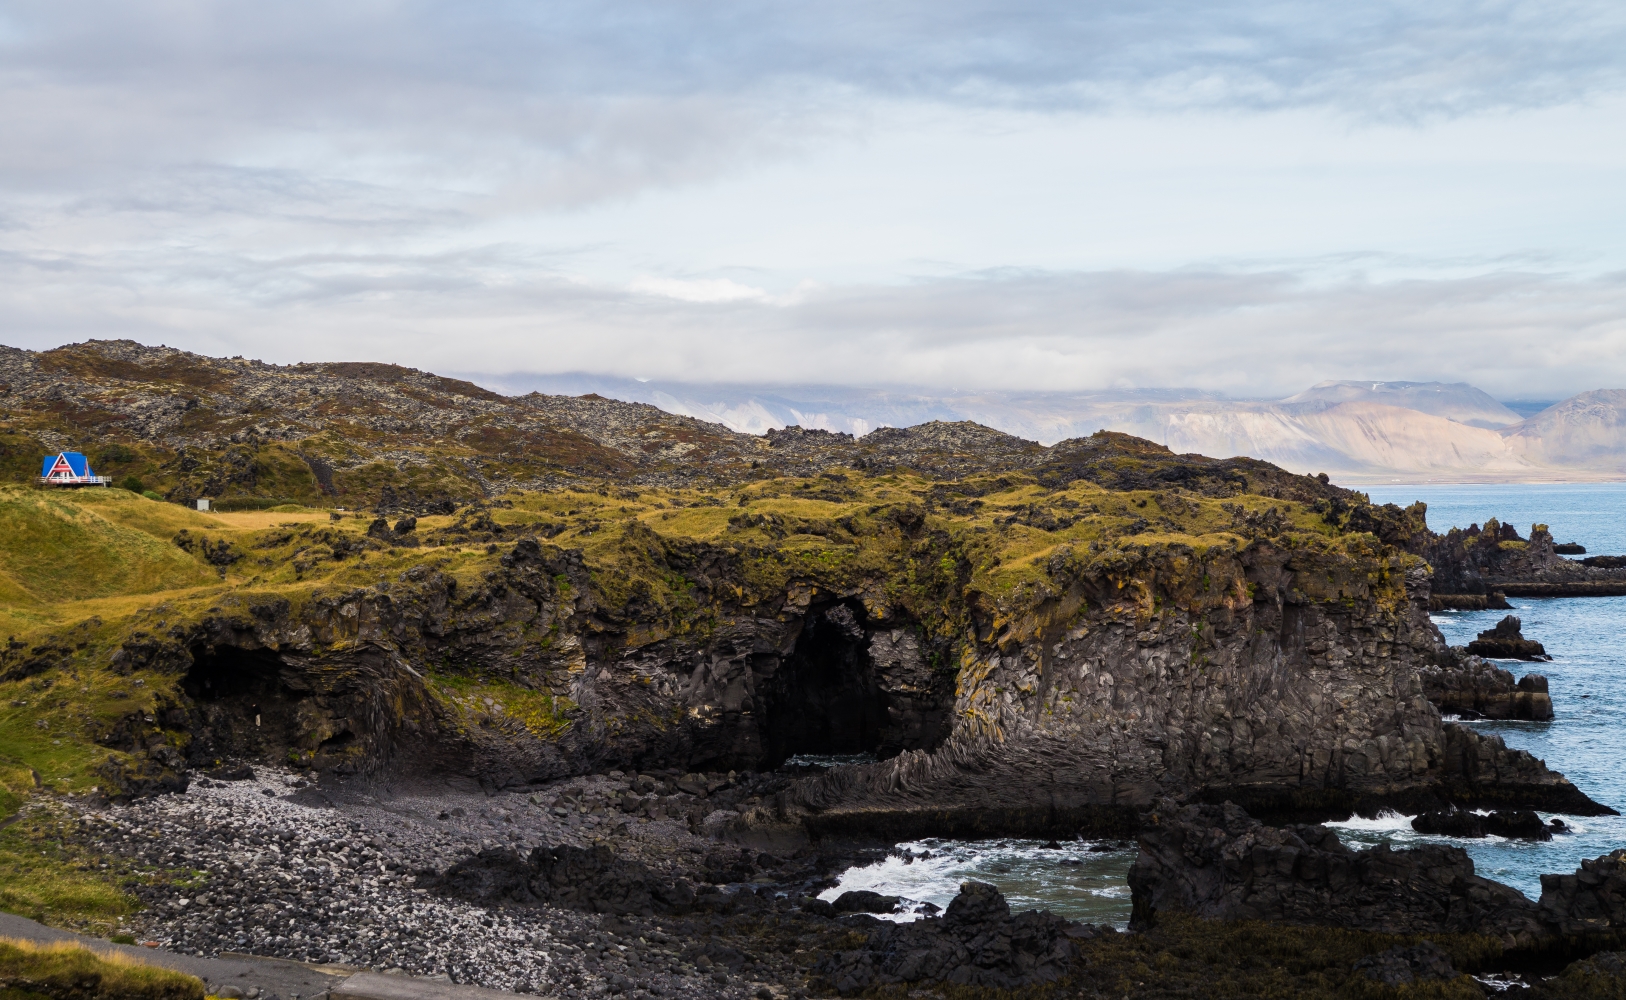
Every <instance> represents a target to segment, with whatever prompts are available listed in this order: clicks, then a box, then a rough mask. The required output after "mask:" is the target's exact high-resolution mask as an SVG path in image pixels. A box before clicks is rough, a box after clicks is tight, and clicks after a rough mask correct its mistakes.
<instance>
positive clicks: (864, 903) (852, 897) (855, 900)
mask: <svg viewBox="0 0 1626 1000" xmlns="http://www.w3.org/2000/svg"><path fill="white" fill-rule="evenodd" d="M899 902H900V900H899V899H898V897H897V896H883V895H881V894H880V893H878V892H870V891H869V890H868V889H853V890H851V891H848V892H844V893H842V894H841V895H840V896H837V897H836V899H835V902H834V904H833V908H834V910H835V912H837V913H893V912H896V911H897V909H898V903H899Z"/></svg>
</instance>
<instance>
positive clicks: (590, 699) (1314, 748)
mask: <svg viewBox="0 0 1626 1000" xmlns="http://www.w3.org/2000/svg"><path fill="white" fill-rule="evenodd" d="M1040 457H1041V458H1042V459H1043V460H1042V461H1040V462H1036V463H1033V464H1032V465H1030V466H1028V467H1027V468H1026V469H1023V470H1010V471H1005V472H999V473H976V474H970V475H965V476H961V477H959V478H955V479H945V478H935V477H927V476H921V475H916V474H912V473H887V474H873V473H872V472H864V471H859V470H856V469H848V470H846V471H834V470H827V471H825V472H823V473H820V474H818V475H814V476H801V477H788V476H779V477H770V478H759V479H754V480H749V481H739V482H736V483H733V484H731V485H720V486H713V487H705V488H687V489H678V488H647V487H645V488H635V487H631V486H610V485H604V486H601V487H599V488H597V489H592V490H586V489H577V490H571V489H560V490H555V491H551V492H522V491H520V492H512V493H509V494H506V495H503V496H501V497H496V498H493V500H492V502H491V503H489V504H487V505H484V506H473V507H466V508H463V509H461V510H459V511H458V512H457V513H456V514H455V515H439V516H423V517H419V518H417V519H416V520H415V521H411V522H408V523H402V522H401V521H400V520H397V521H396V522H395V523H394V524H390V523H385V522H383V521H381V520H375V519H374V518H373V517H372V515H370V514H369V515H366V516H359V517H358V516H355V515H353V514H338V513H336V512H335V513H329V512H328V511H325V510H306V509H300V508H286V509H283V510H273V511H266V512H254V513H228V514H212V515H211V514H199V513H196V512H191V511H186V510H184V509H180V508H177V507H174V506H173V505H165V504H161V503H157V502H154V501H150V500H145V499H141V498H138V497H135V496H134V495H131V494H128V493H124V494H122V495H120V491H97V492H95V493H91V492H85V493H79V494H66V495H64V494H54V495H49V497H48V501H47V499H42V497H41V495H40V494H38V493H36V492H34V491H30V490H16V491H13V493H11V494H9V496H10V497H11V502H12V503H13V504H14V505H16V506H17V507H18V508H19V509H27V510H33V509H36V508H37V507H38V505H40V504H43V503H47V502H48V503H49V504H54V505H60V506H62V507H64V508H69V509H73V516H72V517H69V519H70V520H72V519H74V518H79V519H85V520H86V521H87V523H89V520H90V519H91V518H93V517H96V518H100V519H101V520H102V521H105V522H106V524H108V525H110V526H112V527H111V528H109V529H107V531H108V534H109V537H114V536H117V537H118V538H125V537H126V536H125V535H124V534H120V533H121V532H135V533H136V534H138V535H140V536H141V538H143V539H151V540H156V541H158V542H159V543H160V544H159V548H160V549H161V550H162V554H161V555H154V556H153V558H152V559H151V560H150V563H151V564H152V565H153V566H169V567H171V569H167V570H163V571H162V572H160V571H159V570H156V569H155V570H152V571H151V572H150V573H148V574H147V575H146V576H143V575H141V574H130V575H129V576H128V577H127V579H128V580H129V581H130V582H129V583H127V584H122V585H120V586H123V587H124V589H123V590H121V591H120V592H119V593H116V594H114V593H108V592H106V591H105V590H102V591H91V592H85V593H82V594H81V593H77V592H73V591H71V590H69V589H64V590H61V591H60V592H58V596H57V597H56V599H55V600H54V601H49V602H46V603H44V604H43V605H41V606H40V607H39V608H38V609H37V610H36V611H35V612H33V614H34V615H35V619H34V621H33V623H32V624H30V625H29V627H28V628H27V629H26V630H24V631H21V632H19V634H18V638H17V639H16V640H15V641H14V642H13V643H12V644H11V645H10V647H9V648H8V649H7V650H6V651H5V652H4V653H3V655H0V678H3V679H0V699H10V700H11V701H12V702H13V703H15V702H23V703H26V706H27V707H25V708H20V709H15V710H13V711H11V712H10V713H7V712H6V711H5V710H3V709H0V753H4V754H6V755H8V756H10V757H11V758H13V759H16V760H20V761H23V762H25V763H28V764H29V765H30V766H36V767H38V765H37V764H36V763H35V762H36V761H38V762H40V763H42V764H44V765H45V766H43V767H38V769H39V770H41V772H42V775H43V777H44V779H45V780H46V781H48V782H51V783H55V784H56V785H57V786H58V787H63V788H73V787H86V786H88V785H90V784H93V783H94V784H98V785H100V786H101V787H102V788H103V789H104V790H108V791H113V792H115V793H120V792H122V793H130V794H134V793H140V792H143V791H151V790H157V789H162V788H165V787H173V786H174V785H175V784H176V783H177V781H178V780H179V774H180V771H181V770H182V769H183V768H184V766H186V765H187V764H188V763H190V764H192V765H194V766H196V765H198V764H203V763H209V762H212V761H214V760H216V759H221V758H225V757H232V756H247V757H251V758H258V759H274V760H278V761H287V762H292V763H295V764H297V765H300V766H307V767H313V768H318V769H325V770H338V771H351V772H355V771H363V772H372V773H378V772H383V773H393V774H397V775H407V774H413V773H420V774H421V773H437V774H445V773H448V772H452V773H462V774H466V775H468V776H470V777H474V778H477V779H479V780H481V781H484V782H487V783H491V784H495V785H503V786H522V785H524V784H526V783H530V782H536V781H543V780H548V779H552V778H557V777H560V776H563V775H566V774H572V773H580V772H584V771H590V770H608V769H610V768H614V767H622V768H626V767H639V768H648V767H658V766H676V767H680V768H683V769H685V770H692V769H717V770H726V769H730V768H746V767H770V766H774V765H776V764H777V763H779V762H780V761H781V760H783V759H785V758H786V757H787V756H790V755H793V754H798V753H845V752H857V751H871V752H876V753H878V754H880V755H881V756H884V757H893V758H894V759H892V760H889V761H887V762H884V763H883V764H881V765H876V766H874V767H872V768H869V769H868V770H857V771H846V772H843V775H842V776H841V777H838V778H835V779H831V780H829V781H826V782H822V783H817V782H815V783H812V784H810V785H808V786H805V787H804V788H802V789H800V790H798V791H797V793H796V794H795V795H793V796H792V797H790V798H788V799H787V800H786V801H784V802H782V803H779V804H778V805H777V806H775V807H772V808H767V809H766V810H765V811H764V812H763V813H762V814H760V815H757V816H754V817H751V818H749V819H747V820H742V821H741V822H742V823H744V824H745V825H746V826H747V827H749V828H751V829H753V830H757V831H762V832H766V833H774V834H778V833H782V832H783V831H784V830H786V829H791V828H795V829H809V828H811V829H813V830H820V829H860V828H861V829H864V830H868V831H870V832H881V831H883V830H896V831H904V830H908V831H913V832H929V831H934V830H935V831H937V832H957V831H969V830H980V831H986V832H995V831H1001V830H1004V831H1013V832H1014V831H1024V830H1025V831H1038V830H1059V829H1061V828H1064V827H1067V826H1076V825H1080V824H1084V823H1095V824H1108V825H1110V824H1114V823H1119V822H1122V821H1123V819H1124V813H1125V810H1126V809H1132V808H1133V807H1135V806H1138V805H1141V804H1143V803H1144V802H1145V801H1147V797H1148V796H1150V795H1152V794H1155V793H1159V792H1165V791H1173V790H1188V791H1198V792H1207V793H1212V794H1228V795H1234V796H1241V797H1245V798H1249V799H1250V801H1257V802H1260V803H1265V804H1276V805H1285V806H1289V807H1291V806H1301V807H1304V808H1307V809H1316V808H1322V809H1326V808H1338V807H1341V806H1344V805H1348V804H1350V803H1353V802H1355V801H1358V800H1360V799H1363V798H1365V799H1372V798H1374V797H1377V798H1382V797H1385V796H1387V797H1389V798H1396V797H1407V796H1409V797H1413V798H1415V797H1417V796H1427V795H1433V796H1438V797H1451V798H1456V799H1457V800H1459V801H1475V800H1486V801H1488V800H1493V799H1495V798H1497V796H1499V795H1500V796H1504V797H1511V798H1512V799H1513V800H1517V801H1529V802H1534V801H1535V800H1537V799H1539V800H1540V801H1541V802H1543V803H1548V804H1556V803H1558V802H1560V801H1565V802H1566V803H1568V804H1571V805H1573V804H1574V803H1573V802H1572V801H1571V800H1575V799H1578V793H1575V791H1574V789H1573V788H1571V787H1570V786H1569V785H1568V784H1567V783H1565V782H1563V781H1562V779H1559V778H1556V777H1555V776H1552V775H1549V774H1547V773H1546V772H1545V771H1544V770H1543V769H1542V768H1541V767H1540V765H1539V763H1538V762H1534V761H1532V760H1531V759H1530V758H1528V757H1526V756H1523V755H1518V754H1509V753H1507V752H1505V751H1502V750H1500V749H1499V748H1498V747H1497V746H1495V745H1494V743H1493V742H1489V741H1488V742H1487V743H1486V744H1484V745H1482V746H1479V747H1468V748H1466V751H1465V747H1464V745H1463V743H1462V741H1463V740H1464V739H1466V737H1462V736H1457V737H1453V736H1452V735H1451V732H1452V731H1451V730H1449V729H1442V727H1441V724H1440V720H1439V716H1438V713H1437V712H1435V711H1434V710H1433V709H1432V708H1430V707H1429V706H1428V705H1427V703H1426V702H1425V701H1423V700H1422V699H1421V696H1420V692H1418V691H1417V690H1416V686H1417V678H1416V667H1417V666H1418V665H1419V664H1420V663H1421V662H1423V661H1424V660H1425V659H1426V658H1427V657H1428V656H1430V655H1433V653H1434V652H1435V651H1437V648H1438V643H1439V639H1438V634H1437V633H1435V632H1433V631H1432V629H1431V628H1430V627H1429V626H1428V624H1427V619H1426V614H1424V613H1423V612H1421V611H1419V607H1421V606H1426V604H1425V605H1419V603H1418V602H1419V601H1422V602H1426V600H1427V593H1426V587H1427V584H1426V578H1425V576H1424V574H1423V571H1422V569H1421V565H1420V564H1419V563H1418V562H1417V560H1415V558H1413V557H1409V556H1406V555H1404V554H1402V553H1400V552H1399V551H1397V550H1396V549H1394V548H1392V547H1391V546H1390V545H1389V544H1386V542H1392V541H1394V540H1398V539H1401V538H1403V537H1404V536H1405V535H1406V533H1407V532H1409V531H1415V530H1416V529H1417V525H1416V524H1415V523H1413V522H1414V521H1415V518H1413V517H1411V516H1410V515H1407V514H1404V513H1402V512H1398V511H1391V512H1382V511H1378V510H1377V509H1375V508H1370V507H1366V506H1362V505H1360V504H1359V498H1358V497H1356V498H1354V499H1353V501H1351V500H1349V499H1347V498H1348V497H1349V496H1350V495H1347V494H1344V493H1343V492H1342V491H1338V490H1336V488H1333V487H1328V486H1326V485H1325V484H1324V483H1321V482H1319V481H1318V480H1315V479H1308V478H1305V477H1291V476H1287V475H1286V474H1285V473H1281V472H1280V470H1273V469H1271V468H1270V467H1268V466H1262V465H1261V464H1260V463H1251V464H1250V463H1246V462H1242V463H1228V464H1227V463H1214V462H1210V461H1209V460H1206V459H1181V458H1177V457H1176V456H1172V455H1170V454H1169V453H1168V452H1167V451H1166V450H1163V449H1160V448H1157V446H1155V445H1150V444H1148V443H1146V442H1137V441H1135V440H1134V439H1113V438H1101V439H1099V440H1096V439H1091V440H1089V441H1086V442H1080V443H1074V445H1073V446H1072V448H1071V450H1067V451H1054V450H1053V451H1048V452H1047V453H1046V454H1045V455H1043V456H1040ZM1102 483H1106V484H1109V485H1101V484H1102ZM1171 484H1182V485H1171ZM1148 486H1151V487H1152V488H1148ZM1244 491H1247V492H1244ZM1262 491H1269V492H1272V493H1275V494H1278V496H1264V495H1261V494H1262ZM1283 496H1286V497H1288V498H1286V499H1284V498H1282V497H1283ZM1412 513H1415V512H1412ZM35 516H43V515H35ZM52 516H58V515H52ZM61 516H68V515H61ZM166 518H168V519H169V520H165V519H166ZM114 529H116V530H114ZM172 529H173V531H172ZM171 532H172V533H171ZM166 535H167V536H168V537H167V538H166V537H165V536H166ZM138 542H139V544H137V543H138ZM130 545H131V548H130V551H132V552H139V551H143V550H142V546H148V542H147V541H141V540H140V539H133V540H130ZM164 546H168V547H167V548H165V547H164ZM149 547H150V546H149ZM171 550H173V551H171ZM6 557H9V554H8V555H7V556H6ZM135 562H137V563H140V564H141V565H147V564H148V562H149V560H147V559H145V557H140V558H136V559H135ZM6 572H7V573H8V574H10V576H11V578H13V579H22V578H23V577H26V576H28V574H27V573H23V572H20V571H17V570H14V569H13V568H12V567H10V566H7V567H6ZM163 572H172V573H174V574H176V575H175V576H173V577H172V578H164V577H163ZM161 578H163V579H173V581H174V583H173V584H172V585H170V589H166V590H161V591H144V590H143V589H142V588H143V587H145V586H147V582H150V581H151V580H156V579H161ZM110 586H111V585H110ZM113 589H117V588H113ZM6 703H7V702H5V701H0V705H4V704H6ZM256 715H258V716H260V719H261V724H260V725H257V726H256V725H255V724H254V721H253V720H254V717H255V716H256ZM41 723H42V724H43V725H40V724H41ZM1453 741H1455V742H1453ZM110 754H111V758H112V759H111V762H109V759H108V758H109V755H110ZM894 755H896V756H894ZM1532 796H1533V798H1532ZM1582 806H1583V807H1584V801H1583V802H1582Z"/></svg>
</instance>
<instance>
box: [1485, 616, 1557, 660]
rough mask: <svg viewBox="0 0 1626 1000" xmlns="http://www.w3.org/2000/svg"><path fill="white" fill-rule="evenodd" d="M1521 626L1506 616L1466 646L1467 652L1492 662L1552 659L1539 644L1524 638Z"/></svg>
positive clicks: (1517, 621) (1514, 618)
mask: <svg viewBox="0 0 1626 1000" xmlns="http://www.w3.org/2000/svg"><path fill="white" fill-rule="evenodd" d="M1522 625H1523V623H1522V622H1520V621H1519V619H1518V618H1517V617H1515V616H1513V615H1508V616H1507V617H1506V618H1503V619H1502V620H1501V621H1499V622H1497V623H1496V627H1495V628H1490V629H1486V630H1485V631H1483V632H1481V633H1479V638H1477V639H1475V640H1474V641H1473V642H1470V643H1469V644H1468V652H1470V653H1472V654H1474V655H1475V656H1485V657H1489V658H1491V659H1493V660H1550V659H1552V657H1550V656H1548V655H1547V650H1546V649H1545V648H1543V647H1542V645H1541V643H1539V642H1536V641H1535V640H1534V639H1526V638H1525V637H1524V632H1523V628H1522Z"/></svg>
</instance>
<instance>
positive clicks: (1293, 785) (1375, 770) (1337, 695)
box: [741, 543, 1607, 837]
mask: <svg viewBox="0 0 1626 1000" xmlns="http://www.w3.org/2000/svg"><path fill="white" fill-rule="evenodd" d="M1058 558H1061V557H1058ZM1141 560H1142V561H1139V562H1136V563H1132V564H1125V565H1120V566H1117V567H1116V572H1115V571H1114V570H1113V569H1106V570H1103V569H1101V568H1100V567H1095V568H1092V569H1090V570H1086V571H1084V572H1083V573H1081V574H1080V575H1078V576H1076V577H1073V578H1072V580H1073V586H1072V588H1071V590H1070V592H1069V593H1067V594H1066V595H1065V596H1062V597H1058V598H1057V599H1055V600H1054V601H1053V602H1051V603H1050V604H1049V605H1047V606H1046V607H1044V608H1043V609H1041V611H1040V612H1037V613H1035V614H1033V615H1031V616H1027V617H1024V618H1021V619H1015V620H1008V621H999V620H998V619H996V618H992V617H991V618H990V620H989V624H988V626H987V631H986V632H985V633H983V634H982V635H980V636H979V637H978V641H977V642H976V643H975V644H968V646H967V650H966V653H965V659H964V662H963V665H962V669H961V673H960V681H959V694H958V698H957V701H956V704H955V728H954V731H953V734H952V736H951V737H950V739H949V740H948V742H947V743H946V744H945V746H944V747H943V748H942V749H940V750H938V751H937V752H936V753H933V754H926V753H912V754H903V755H900V756H899V757H897V758H894V759H892V760H888V761H883V762H880V763H878V764H874V765H870V766H868V767H864V768H847V769H843V770H842V771H840V772H839V773H832V774H829V775H825V776H822V777H820V778H817V779H809V780H808V781H805V782H803V783H802V784H801V785H800V786H799V787H797V788H795V789H792V790H791V791H789V792H787V793H786V795H785V796H783V797H782V798H781V800H780V802H779V803H778V804H777V807H776V809H777V812H776V813H775V812H770V811H769V810H763V811H762V812H759V813H758V814H757V815H754V816H750V817H747V818H746V819H745V820H744V821H743V822H742V824H741V827H742V831H749V830H752V829H755V830H768V829H771V828H772V827H773V826H774V825H775V822H776V820H777V821H780V822H783V821H786V820H790V821H794V822H800V823H803V824H805V825H806V826H807V827H808V828H809V829H811V830H814V831H816V832H837V831H839V832H857V831H860V830H868V831H885V833H886V834H887V835H891V836H899V837H904V836H911V835H919V834H922V833H925V832H928V831H929V832H933V833H945V832H953V833H956V834H960V835H975V834H979V833H983V834H986V833H994V832H1008V831H1023V832H1028V833H1033V834H1041V833H1042V834H1046V835H1049V834H1057V833H1064V832H1071V831H1076V830H1078V829H1079V828H1081V827H1082V828H1086V829H1092V830H1105V829H1110V828H1112V827H1115V826H1116V827H1120V828H1122V827H1126V826H1132V825H1133V823H1134V822H1135V820H1134V814H1135V813H1136V812H1137V811H1138V810H1144V809H1145V808H1147V807H1148V806H1149V805H1150V804H1151V803H1152V802H1153V801H1155V800H1156V799H1157V798H1158V797H1159V796H1161V795H1164V794H1169V793H1173V792H1191V793H1194V794H1198V795H1201V796H1204V797H1211V798H1215V799H1219V798H1230V799H1233V800H1235V801H1238V802H1242V803H1245V804H1246V805H1247V806H1248V807H1249V808H1251V809H1255V810H1259V811H1261V812H1262V813H1266V814H1270V813H1275V814H1321V815H1325V814H1328V813H1332V812H1337V811H1340V810H1343V811H1345V812H1347V810H1349V809H1350V808H1354V807H1356V806H1360V805H1363V804H1364V805H1368V806H1373V805H1376V804H1378V803H1385V802H1387V803H1406V802H1419V801H1420V802H1423V803H1436V804H1438V803H1443V802H1457V803H1461V804H1464V805H1473V804H1486V805H1500V804H1510V805H1519V804H1523V805H1528V806H1539V807H1541V808H1564V809H1568V810H1576V811H1580V812H1587V813H1595V812H1599V811H1607V810H1604V809H1603V808H1602V807H1599V806H1597V805H1596V804H1595V803H1592V802H1591V801H1590V800H1588V799H1587V798H1586V796H1584V795H1583V794H1581V793H1580V792H1579V791H1578V790H1577V789H1575V788H1574V786H1573V785H1571V784H1570V783H1569V782H1568V781H1566V780H1564V778H1563V776H1562V775H1557V774H1554V773H1552V772H1550V771H1548V770H1547V769H1546V768H1545V767H1544V766H1543V765H1542V764H1541V762H1540V761H1538V760H1536V759H1535V758H1533V757H1530V755H1528V754H1526V753H1523V752H1521V751H1512V750H1508V749H1507V748H1506V747H1505V746H1504V745H1503V744H1502V743H1501V741H1500V740H1499V739H1498V738H1496V737H1482V736H1479V735H1478V734H1474V733H1471V732H1468V731H1466V730H1463V729H1461V728H1460V727H1456V726H1448V725H1443V724H1442V722H1441V719H1440V714H1439V711H1438V710H1437V709H1436V708H1435V707H1434V706H1433V705H1432V704H1430V702H1429V700H1428V698H1427V697H1426V694H1425V690H1424V686H1423V683H1422V681H1421V676H1420V671H1421V669H1422V668H1423V667H1424V665H1426V664H1429V663H1432V662H1436V661H1438V660H1439V659H1441V658H1443V657H1445V656H1446V655H1447V654H1446V650H1445V646H1444V643H1443V640H1442V639H1441V637H1440V635H1439V632H1438V630H1437V629H1435V628H1434V627H1433V625H1432V624H1431V623H1430V622H1429V620H1428V612H1427V607H1428V581H1427V576H1426V570H1424V569H1422V568H1421V567H1414V568H1411V569H1407V568H1406V567H1405V565H1404V564H1403V562H1401V561H1400V560H1399V559H1396V560H1395V561H1394V562H1392V563H1381V562H1380V563H1379V565H1381V566H1383V571H1382V572H1387V573H1388V574H1390V575H1389V576H1388V577H1387V578H1386V579H1385V578H1383V577H1382V576H1381V573H1380V574H1372V569H1373V566H1372V564H1370V563H1357V562H1356V561H1354V560H1348V559H1340V558H1333V557H1328V556H1326V555H1325V554H1321V553H1313V552H1291V551H1285V550H1281V549H1278V548H1275V547H1273V546H1271V545H1269V544H1261V543H1255V544H1254V545H1251V546H1248V547H1246V548H1244V549H1242V550H1240V551H1233V552H1224V553H1209V554H1208V555H1207V556H1205V557H1198V556H1196V555H1195V554H1194V553H1190V552H1177V551H1173V550H1161V551H1155V552H1154V551H1148V552H1146V553H1143V554H1142V556H1141ZM1357 567H1359V568H1357ZM1052 572H1053V574H1054V575H1055V576H1057V577H1059V578H1062V579H1066V578H1068V574H1069V570H1068V569H1067V568H1066V566H1065V565H1059V566H1057V567H1054V568H1053V571H1052ZM1119 573H1121V575H1116V574H1119ZM1120 581H1122V583H1121V584H1120ZM1120 586H1122V589H1121V590H1120Z"/></svg>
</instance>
